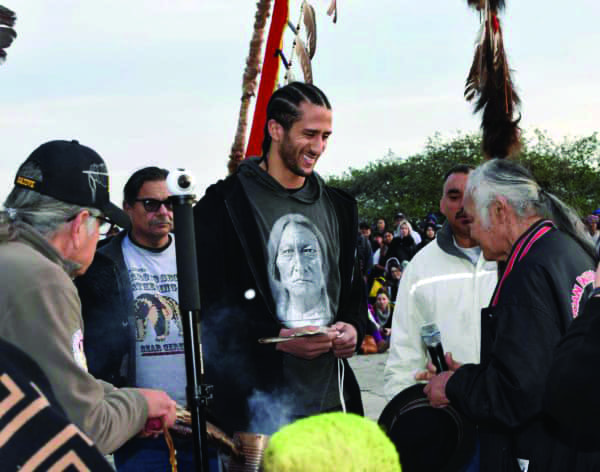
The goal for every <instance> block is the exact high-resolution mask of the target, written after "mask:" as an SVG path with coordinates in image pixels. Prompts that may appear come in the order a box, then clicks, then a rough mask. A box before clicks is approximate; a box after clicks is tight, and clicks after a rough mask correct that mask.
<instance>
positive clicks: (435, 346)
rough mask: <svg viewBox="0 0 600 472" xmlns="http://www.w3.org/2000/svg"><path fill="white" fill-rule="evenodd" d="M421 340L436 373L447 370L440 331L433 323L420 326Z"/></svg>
mask: <svg viewBox="0 0 600 472" xmlns="http://www.w3.org/2000/svg"><path fill="white" fill-rule="evenodd" d="M421 339H422V340H423V344H425V346H426V347H427V351H428V352H429V357H430V358H431V362H432V363H433V365H434V366H435V368H436V369H437V373H438V374H439V373H440V372H444V371H445V370H448V364H446V359H445V358H444V348H443V347H442V335H441V334H440V329H439V328H438V326H437V325H436V324H435V323H429V324H424V325H423V326H421Z"/></svg>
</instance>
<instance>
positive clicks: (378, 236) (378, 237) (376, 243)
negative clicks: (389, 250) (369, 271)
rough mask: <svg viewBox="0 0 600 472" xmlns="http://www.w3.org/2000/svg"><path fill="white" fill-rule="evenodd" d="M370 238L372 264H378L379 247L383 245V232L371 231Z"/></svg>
mask: <svg viewBox="0 0 600 472" xmlns="http://www.w3.org/2000/svg"><path fill="white" fill-rule="evenodd" d="M372 239H373V241H372V242H371V249H372V250H373V264H379V256H380V255H381V251H380V249H381V248H382V247H383V233H378V232H375V233H373V238H372Z"/></svg>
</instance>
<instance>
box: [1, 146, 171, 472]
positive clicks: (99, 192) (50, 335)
mask: <svg viewBox="0 0 600 472" xmlns="http://www.w3.org/2000/svg"><path fill="white" fill-rule="evenodd" d="M4 206H5V210H4V211H2V212H0V267H1V268H2V270H1V271H0V286H2V290H1V291H0V306H2V310H0V338H1V339H3V340H4V341H7V342H9V343H12V344H13V345H15V346H17V347H19V348H20V349H21V350H23V351H24V352H25V353H26V354H28V355H29V356H30V357H31V358H32V359H33V360H34V361H35V362H36V363H37V364H38V365H39V367H40V368H41V371H42V372H43V374H44V375H45V377H46V378H47V379H48V381H49V384H50V387H51V389H52V391H53V392H54V395H55V397H56V399H57V401H58V402H59V404H60V405H61V406H62V408H63V409H64V411H65V413H66V414H67V416H68V418H69V419H70V420H71V421H73V423H75V425H77V427H78V428H79V429H81V430H82V431H83V433H85V435H87V436H88V437H89V438H90V439H91V440H92V441H94V442H95V443H96V446H97V447H98V449H99V450H100V452H102V453H104V454H107V453H110V452H112V451H114V450H115V449H117V448H118V447H120V446H121V445H122V444H123V443H124V442H125V441H127V440H128V439H129V438H131V437H133V436H135V435H137V434H138V433H140V432H141V431H142V430H143V429H144V425H145V424H146V422H147V420H148V419H150V418H160V419H161V420H162V421H163V423H165V424H166V425H167V426H168V425H171V424H173V422H174V421H175V402H174V401H173V400H172V399H171V398H169V396H168V395H167V394H166V393H164V392H162V391H158V390H150V389H132V388H124V389H117V388H115V387H114V386H113V385H111V384H109V383H107V382H103V381H101V380H97V379H96V378H94V377H93V376H92V375H91V374H90V373H89V372H88V369H87V362H86V356H85V352H84V337H83V335H84V324H83V320H82V316H81V303H80V298H79V296H78V294H77V290H76V288H75V286H74V284H73V281H72V278H73V277H75V276H78V275H82V274H84V273H85V271H86V270H87V269H88V267H89V266H90V264H91V262H92V259H93V258H94V253H95V250H96V244H97V242H98V237H99V232H100V228H101V227H109V226H110V224H109V223H113V222H114V223H116V224H118V225H120V226H127V225H128V217H127V215H126V214H125V213H123V212H122V211H121V210H120V209H119V208H117V207H116V206H115V205H113V204H112V203H111V202H110V200H109V193H108V173H107V169H106V165H105V163H104V161H103V160H102V158H101V157H100V156H99V155H98V154H97V153H96V152H95V151H93V150H92V149H90V148H88V147H86V146H82V145H81V144H79V143H78V142H77V141H51V142H48V143H46V144H43V145H41V146H40V147H38V148H37V149H36V150H35V151H34V152H33V153H32V154H31V155H30V156H29V158H28V159H27V160H26V161H25V163H24V164H23V165H22V166H21V167H20V168H19V170H18V172H17V176H16V178H15V187H14V189H13V190H12V191H11V193H10V195H9V196H8V198H7V199H6V201H5V202H4ZM85 332H86V334H87V331H85ZM9 391H10V389H9ZM12 395H13V396H14V395H16V397H14V398H18V397H19V395H18V392H16V391H14V389H13V391H12ZM40 396H42V394H41V393H40ZM40 400H41V398H40ZM4 406H5V407H6V410H4V411H2V414H5V413H6V412H7V411H9V410H14V409H16V408H17V407H18V405H17V403H14V404H11V403H10V402H9V404H6V405H4ZM40 406H41V408H42V409H43V408H44V404H43V403H42V404H40ZM28 411H29V410H28ZM29 413H31V414H34V413H33V412H32V411H29ZM19 418H21V419H22V420H23V421H22V422H21V423H23V422H26V421H27V420H26V419H24V418H25V417H23V416H22V415H21V416H15V418H14V420H13V421H12V423H11V427H12V429H13V433H10V434H11V435H13V436H14V438H18V437H19V436H18V429H19V428H20V426H22V424H20V423H19V421H17V420H18V419H19ZM13 423H14V424H13ZM15 428H16V429H17V431H16V432H15ZM7 430H8V429H4V432H5V433H6V432H7ZM71 432H72V434H71V433H69V432H68V431H67V430H65V435H66V436H62V437H61V438H62V439H61V438H58V436H57V438H58V439H57V440H62V441H63V442H64V441H68V440H69V437H78V438H79V440H84V441H86V442H89V440H88V439H87V438H85V437H84V436H83V437H82V436H81V435H80V434H78V433H75V432H73V431H71ZM69 435H71V436H69ZM10 439H11V436H10V435H9V436H7V437H5V440H9V441H10ZM32 439H35V440H36V441H38V440H39V439H40V438H39V436H38V437H36V438H32ZM33 443H35V441H32V444H33ZM19 444H20V445H22V444H23V438H22V435H21V442H20V443H19ZM61 444H62V443H61ZM47 446H48V447H47V448H45V449H44V450H45V451H47V452H48V454H49V455H50V454H52V453H53V452H52V451H53V450H54V449H55V448H56V447H58V443H52V444H50V443H48V445H47ZM55 446H56V447H55ZM7 448H11V446H10V445H7ZM48 448H49V449H48ZM53 448H54V449H53ZM40 451H41V449H40ZM46 465H48V464H46ZM40 468H43V469H44V470H48V469H49V467H45V466H42V465H40Z"/></svg>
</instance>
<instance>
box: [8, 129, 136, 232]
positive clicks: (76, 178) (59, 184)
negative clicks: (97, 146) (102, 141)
mask: <svg viewBox="0 0 600 472" xmlns="http://www.w3.org/2000/svg"><path fill="white" fill-rule="evenodd" d="M31 162H33V163H35V164H36V165H37V167H38V168H39V169H40V171H41V173H42V177H41V179H32V178H31V177H27V176H25V175H21V169H22V167H23V165H25V164H27V163H31ZM15 185H16V186H17V187H22V188H26V189H29V190H33V191H35V192H38V193H41V194H43V195H47V196H49V197H52V198H55V199H57V200H60V201H61V202H65V203H72V204H75V205H81V206H82V207H90V208H97V209H98V210H100V211H101V212H102V213H103V214H104V216H105V217H107V218H108V219H110V220H111V221H113V222H114V223H116V224H117V225H119V226H120V227H122V228H127V227H128V226H129V224H130V220H129V216H127V214H126V213H125V212H124V211H123V210H121V209H120V208H119V207H117V206H116V205H114V204H113V203H111V201H110V198H109V179H108V170H107V168H106V164H105V163H104V160H103V159H102V158H101V157H100V155H99V154H98V153H97V152H96V151H94V150H93V149H91V148H89V147H87V146H84V145H82V144H79V142H78V141H75V140H73V141H50V142H47V143H45V144H42V145H41V146H40V147H38V148H37V149H36V150H35V151H33V152H32V153H31V155H30V156H29V157H28V158H27V160H26V161H25V162H24V163H23V164H22V166H21V167H20V168H19V170H18V171H17V175H16V177H15Z"/></svg>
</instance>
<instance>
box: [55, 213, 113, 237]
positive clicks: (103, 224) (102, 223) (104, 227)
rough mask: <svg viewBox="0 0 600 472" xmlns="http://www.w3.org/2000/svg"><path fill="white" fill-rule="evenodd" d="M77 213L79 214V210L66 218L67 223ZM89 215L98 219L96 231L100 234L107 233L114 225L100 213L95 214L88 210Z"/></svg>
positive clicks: (104, 234)
mask: <svg viewBox="0 0 600 472" xmlns="http://www.w3.org/2000/svg"><path fill="white" fill-rule="evenodd" d="M77 215H79V212H78V213H75V214H74V215H73V216H71V217H70V218H67V220H66V221H67V223H68V222H69V221H73V220H74V219H75V218H77ZM90 217H92V218H96V219H97V220H98V233H99V234H100V235H101V236H106V235H107V234H108V233H110V230H111V229H113V227H114V226H115V223H113V222H112V221H111V220H109V219H108V218H106V217H104V216H102V215H95V214H93V213H91V212H90Z"/></svg>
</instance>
